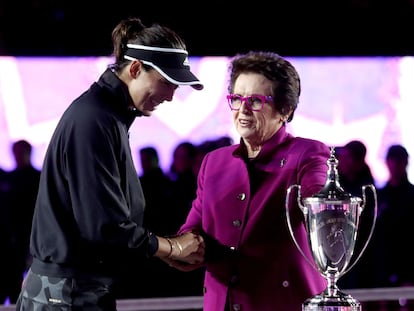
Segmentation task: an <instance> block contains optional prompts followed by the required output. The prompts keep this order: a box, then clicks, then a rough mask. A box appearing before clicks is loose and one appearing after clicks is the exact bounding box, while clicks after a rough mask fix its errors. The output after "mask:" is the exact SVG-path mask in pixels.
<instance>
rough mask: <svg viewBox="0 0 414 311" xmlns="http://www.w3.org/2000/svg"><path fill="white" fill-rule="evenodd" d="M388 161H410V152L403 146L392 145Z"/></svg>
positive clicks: (388, 153) (388, 152)
mask: <svg viewBox="0 0 414 311" xmlns="http://www.w3.org/2000/svg"><path fill="white" fill-rule="evenodd" d="M386 159H387V160H389V159H394V160H398V161H401V162H402V161H408V152H407V149H405V148H404V147H403V146H401V145H392V146H390V147H389V148H388V151H387V156H386Z"/></svg>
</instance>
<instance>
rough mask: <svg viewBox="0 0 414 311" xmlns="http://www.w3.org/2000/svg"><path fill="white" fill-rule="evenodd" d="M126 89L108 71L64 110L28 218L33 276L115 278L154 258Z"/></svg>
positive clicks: (132, 119) (134, 115)
mask: <svg viewBox="0 0 414 311" xmlns="http://www.w3.org/2000/svg"><path fill="white" fill-rule="evenodd" d="M131 103H132V99H131V97H130V95H129V93H128V90H127V87H126V85H125V84H124V83H123V82H122V81H121V80H119V78H118V77H117V76H116V75H115V74H114V73H113V72H112V71H111V70H110V69H107V70H106V71H105V72H104V73H103V74H102V76H101V77H100V78H99V80H98V81H97V82H95V83H93V84H92V85H91V87H90V88H89V89H88V90H87V91H86V92H84V93H83V94H82V95H80V96H79V97H78V98H77V99H76V100H75V101H73V102H72V104H71V105H70V106H69V107H68V108H67V110H66V111H65V112H64V114H63V116H62V118H61V119H60V121H59V123H58V125H57V127H56V130H55V132H54V134H53V136H52V138H51V141H50V144H49V147H48V150H47V153H46V156H45V160H44V165H43V167H42V173H41V179H40V185H39V194H38V198H37V202H36V207H35V213H34V218H33V225H32V233H31V245H30V250H31V254H32V255H33V257H34V259H33V264H32V271H33V272H35V273H39V274H44V275H49V276H60V277H72V276H83V275H92V276H114V275H116V274H118V273H119V272H122V270H123V268H127V267H128V265H129V264H133V263H134V262H135V264H137V261H135V259H139V258H144V257H149V256H152V255H153V254H154V253H155V251H156V249H157V248H158V244H157V243H158V242H157V239H156V237H155V236H154V235H153V234H151V232H149V231H148V230H147V229H145V228H143V226H142V223H143V215H144V206H145V202H144V196H143V192H142V188H141V185H140V182H139V178H138V175H137V172H136V169H135V166H134V163H133V159H132V155H131V149H130V145H129V136H128V135H129V133H128V131H129V128H130V126H131V124H132V122H133V121H134V119H135V117H136V116H137V114H136V112H134V111H132V110H131V109H130V108H129V107H130V106H132V105H131Z"/></svg>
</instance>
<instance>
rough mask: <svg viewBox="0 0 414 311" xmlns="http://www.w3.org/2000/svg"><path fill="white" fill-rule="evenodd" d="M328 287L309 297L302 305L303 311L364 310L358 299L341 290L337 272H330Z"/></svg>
mask: <svg viewBox="0 0 414 311" xmlns="http://www.w3.org/2000/svg"><path fill="white" fill-rule="evenodd" d="M326 279H327V281H328V285H327V287H326V289H325V290H324V291H323V292H322V293H320V294H318V295H316V296H314V297H312V298H309V299H307V300H306V301H305V302H304V303H303V305H302V311H362V308H361V304H360V303H359V301H358V300H356V299H355V298H353V297H352V296H351V295H348V294H346V293H344V292H342V291H340V290H339V288H338V286H337V285H336V284H337V281H338V275H337V273H328V275H327V277H326Z"/></svg>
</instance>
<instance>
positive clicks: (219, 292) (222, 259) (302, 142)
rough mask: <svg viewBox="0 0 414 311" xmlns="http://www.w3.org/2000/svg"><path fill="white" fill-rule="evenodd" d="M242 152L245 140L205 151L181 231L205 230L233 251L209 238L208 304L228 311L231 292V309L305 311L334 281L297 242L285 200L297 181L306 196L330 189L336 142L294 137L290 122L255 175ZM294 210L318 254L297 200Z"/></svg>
mask: <svg viewBox="0 0 414 311" xmlns="http://www.w3.org/2000/svg"><path fill="white" fill-rule="evenodd" d="M242 154H243V145H233V146H228V147H223V148H220V149H217V150H215V151H213V152H211V153H209V154H207V155H206V156H205V158H204V160H203V163H202V166H201V169H200V172H199V176H198V189H197V197H196V199H195V200H194V202H193V205H192V208H191V210H190V212H189V214H188V217H187V220H186V222H185V223H184V225H183V226H182V227H181V229H180V232H186V231H189V230H200V231H202V232H205V233H206V234H207V235H209V236H211V237H213V238H214V239H216V240H217V241H218V242H219V243H220V244H221V245H223V246H224V249H225V250H227V252H226V251H221V253H223V254H222V255H220V254H218V253H219V252H217V251H215V249H214V250H213V249H209V245H208V244H207V247H206V252H208V253H210V254H209V256H208V258H207V262H206V275H205V281H204V306H203V310H204V311H224V308H225V304H226V297H227V295H228V297H229V302H230V309H231V310H241V311H279V310H280V311H300V310H301V305H302V303H303V302H304V301H305V300H306V299H307V298H309V297H311V296H313V295H315V294H317V293H320V292H321V291H322V290H324V289H325V287H326V282H325V279H324V278H323V277H322V276H321V274H320V273H319V272H317V271H316V269H315V268H314V267H312V266H311V265H310V264H309V263H308V262H307V261H306V260H305V258H304V257H303V256H302V255H301V253H300V252H299V251H298V249H297V247H296V246H295V244H294V242H293V239H292V237H291V235H290V233H289V229H288V226H287V220H286V209H285V198H286V194H287V189H288V187H289V186H291V185H293V184H298V185H301V194H302V197H307V196H312V195H313V194H315V193H317V192H318V191H320V190H321V189H322V187H323V185H324V184H325V180H326V173H327V168H328V167H327V163H326V161H327V159H328V158H329V154H330V153H329V148H328V147H327V146H326V145H325V144H323V143H321V142H319V141H315V140H310V139H305V138H299V137H293V136H292V135H291V134H289V133H287V132H286V127H285V126H284V127H282V128H281V129H280V130H279V131H278V132H277V133H276V134H275V135H274V136H273V137H272V138H271V139H270V140H269V141H267V142H266V143H265V144H264V145H263V147H262V150H261V151H260V153H259V155H258V156H257V157H256V158H255V159H254V160H253V163H252V165H253V166H254V167H255V169H254V172H252V174H251V176H250V177H249V172H248V167H247V165H246V162H245V161H244V160H243V158H242ZM289 213H290V219H291V223H292V226H293V228H294V232H295V236H296V240H297V241H298V243H299V244H300V246H301V248H302V250H303V251H304V252H305V253H306V254H307V256H308V258H309V259H310V260H313V259H312V257H311V255H310V251H309V249H310V248H309V244H308V240H307V236H306V232H305V228H304V223H303V214H302V212H301V210H300V209H299V208H298V207H297V206H293V207H292V208H291V210H290V212H289ZM214 252H216V253H217V254H214ZM215 255H216V256H215ZM210 257H211V258H214V257H216V258H215V259H214V260H213V259H211V260H210V259H209V258H210Z"/></svg>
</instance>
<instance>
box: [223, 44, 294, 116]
mask: <svg viewBox="0 0 414 311" xmlns="http://www.w3.org/2000/svg"><path fill="white" fill-rule="evenodd" d="M229 71H230V83H229V87H228V91H229V92H230V93H233V90H234V84H235V83H236V80H237V78H238V77H239V76H240V74H242V73H258V74H261V75H263V76H265V77H266V78H267V79H269V80H270V81H272V82H273V89H272V93H273V94H272V96H273V98H274V104H275V108H276V109H277V111H279V113H281V114H282V115H284V116H288V119H287V122H290V121H292V119H293V113H294V111H295V110H296V108H297V106H298V103H299V96H300V78H299V74H298V72H297V71H296V69H295V67H294V66H293V65H292V64H291V63H290V62H289V61H287V60H286V59H284V58H283V57H281V56H280V55H278V54H276V53H273V52H264V51H250V52H248V53H246V54H238V55H236V56H235V57H234V58H233V60H232V61H231V63H230V67H229ZM290 111H291V113H290ZM289 113H290V115H289Z"/></svg>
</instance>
